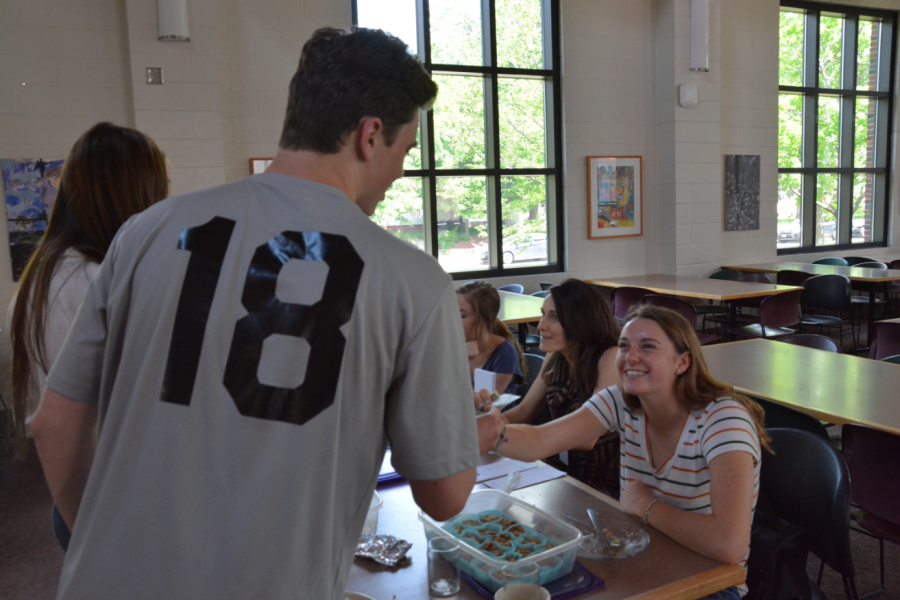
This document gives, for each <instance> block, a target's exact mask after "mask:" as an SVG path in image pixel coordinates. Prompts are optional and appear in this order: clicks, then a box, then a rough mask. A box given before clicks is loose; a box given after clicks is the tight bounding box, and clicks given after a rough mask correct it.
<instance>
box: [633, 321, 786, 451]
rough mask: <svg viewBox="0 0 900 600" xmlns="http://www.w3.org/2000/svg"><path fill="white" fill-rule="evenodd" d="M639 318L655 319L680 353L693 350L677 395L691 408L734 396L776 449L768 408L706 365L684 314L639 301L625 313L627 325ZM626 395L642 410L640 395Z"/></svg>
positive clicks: (762, 436) (677, 384) (762, 438)
mask: <svg viewBox="0 0 900 600" xmlns="http://www.w3.org/2000/svg"><path fill="white" fill-rule="evenodd" d="M635 319H648V320H650V321H654V322H655V323H656V324H657V325H659V326H660V328H661V329H662V330H663V332H664V333H665V334H666V337H668V338H669V340H670V341H671V342H672V344H673V345H674V346H675V351H676V352H677V353H678V354H684V353H685V352H687V353H688V354H690V357H691V361H690V364H689V365H688V367H687V369H685V370H684V372H683V373H681V374H680V375H677V376H676V380H675V398H676V399H677V401H678V403H679V404H680V405H681V406H682V407H684V408H685V409H686V410H688V411H695V410H697V409H701V408H704V407H706V406H707V405H708V404H709V403H710V402H712V401H713V400H716V399H718V398H722V397H723V396H728V397H731V398H734V399H735V400H736V401H737V402H739V403H740V404H741V405H742V406H743V407H744V408H745V409H746V410H747V412H748V413H749V414H750V417H751V418H752V419H753V423H754V425H755V426H756V433H757V435H758V436H759V442H760V444H761V445H762V447H763V448H765V449H766V450H768V451H769V452H771V451H772V448H771V447H770V446H769V441H770V439H771V438H769V435H768V434H767V433H766V428H765V418H766V413H765V411H764V410H763V408H762V407H761V406H760V405H759V404H757V403H756V402H754V401H753V400H751V399H750V398H748V397H747V396H744V395H743V394H737V393H735V391H734V387H732V386H730V385H728V384H727V383H724V382H722V381H719V380H717V379H715V378H714V377H713V376H712V375H710V373H709V368H708V367H707V366H706V359H705V358H704V357H703V350H702V349H701V348H700V340H699V339H697V334H696V332H695V331H694V328H693V327H692V326H691V324H690V323H688V322H687V320H686V319H685V318H684V317H683V316H681V315H680V314H679V313H677V312H675V311H674V310H670V309H668V308H663V307H661V306H653V305H650V304H637V305H635V306H633V307H632V308H631V310H629V311H628V314H627V315H625V323H626V325H627V324H628V323H629V322H631V321H633V320H635ZM622 396H623V397H624V399H625V404H626V405H627V406H628V408H630V409H631V410H639V409H640V408H641V401H640V399H639V398H638V397H637V396H633V395H632V394H628V393H625V392H624V391H623V393H622Z"/></svg>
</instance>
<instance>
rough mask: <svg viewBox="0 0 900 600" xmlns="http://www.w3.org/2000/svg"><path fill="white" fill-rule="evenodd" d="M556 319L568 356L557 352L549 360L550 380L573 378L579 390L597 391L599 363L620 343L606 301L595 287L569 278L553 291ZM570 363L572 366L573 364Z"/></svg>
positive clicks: (548, 374)
mask: <svg viewBox="0 0 900 600" xmlns="http://www.w3.org/2000/svg"><path fill="white" fill-rule="evenodd" d="M550 297H551V298H553V304H554V306H555V307H556V316H557V318H559V324H560V325H562V328H563V332H565V334H566V354H567V355H568V359H567V358H566V356H562V352H556V353H554V355H553V356H552V357H551V358H550V359H549V361H548V363H547V369H546V371H545V373H546V376H545V378H546V379H547V381H550V380H551V379H552V380H554V381H561V380H562V381H565V380H567V379H569V378H571V379H572V383H573V385H574V388H573V389H575V390H578V391H580V392H588V393H590V392H593V391H594V386H596V385H597V376H598V372H597V364H598V363H599V362H600V357H601V356H602V355H603V353H604V352H606V351H607V350H609V349H610V348H612V347H614V346H616V345H617V344H618V343H619V326H618V325H617V324H616V320H615V318H613V315H612V312H611V311H610V310H609V306H608V305H607V304H606V300H604V299H603V295H602V294H600V290H599V289H597V288H596V287H595V286H593V285H591V284H589V283H585V282H584V281H581V280H579V279H566V280H565V281H563V282H562V283H560V284H559V285H554V286H553V287H551V288H550ZM569 360H571V361H572V365H571V366H570V365H569Z"/></svg>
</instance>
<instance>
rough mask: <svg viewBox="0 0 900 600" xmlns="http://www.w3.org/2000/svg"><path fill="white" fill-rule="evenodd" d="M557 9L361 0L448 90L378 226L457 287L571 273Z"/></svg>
mask: <svg viewBox="0 0 900 600" xmlns="http://www.w3.org/2000/svg"><path fill="white" fill-rule="evenodd" d="M557 14H558V0H355V2H354V22H355V23H357V24H358V25H359V26H362V27H375V28H379V29H384V30H386V31H389V32H390V33H393V34H394V35H396V36H397V37H400V38H401V39H403V41H405V42H406V43H407V44H408V45H409V46H410V50H411V52H413V53H415V54H417V55H418V56H419V57H420V58H421V60H422V62H423V64H424V65H425V67H426V68H427V69H428V70H429V71H430V72H431V73H432V75H433V77H434V79H435V81H436V82H437V84H438V87H439V91H438V97H437V101H436V102H435V105H434V107H433V109H432V110H431V111H429V112H428V113H427V114H425V115H422V117H421V118H420V122H419V147H418V149H417V150H415V151H413V152H412V153H411V155H410V156H409V157H408V158H407V161H406V163H405V165H404V168H405V170H404V177H403V178H402V179H400V180H398V181H397V182H396V183H395V184H394V186H393V187H392V188H391V189H390V190H389V191H388V193H387V196H386V198H385V200H384V201H383V202H382V203H381V204H379V206H378V209H377V211H376V212H375V215H374V216H373V217H372V218H373V219H374V220H375V221H376V222H377V223H378V224H379V225H381V226H382V227H384V228H385V229H387V230H388V231H390V232H392V233H394V234H395V235H397V236H398V237H401V238H403V239H405V240H408V241H410V242H412V243H414V244H416V245H417V246H418V247H419V248H421V249H422V250H424V251H426V252H428V253H430V254H432V255H434V256H435V257H436V258H437V259H438V261H440V264H441V266H442V267H443V268H444V270H446V271H447V272H449V273H452V274H453V276H454V277H455V278H457V279H463V278H470V277H484V276H487V275H492V276H500V275H504V274H506V275H511V274H523V275H526V274H534V273H549V272H557V271H562V270H563V264H562V262H563V261H562V257H563V248H562V240H563V235H562V211H563V204H562V144H561V140H560V132H561V127H560V122H561V118H560V114H561V104H560V100H561V96H560V83H559V82H560V69H559V41H558V40H559V35H558V32H557V24H556V23H557Z"/></svg>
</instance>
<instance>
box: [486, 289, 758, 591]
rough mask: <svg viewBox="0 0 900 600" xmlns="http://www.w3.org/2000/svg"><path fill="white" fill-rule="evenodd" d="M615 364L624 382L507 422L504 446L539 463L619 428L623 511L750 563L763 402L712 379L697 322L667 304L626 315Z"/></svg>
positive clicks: (719, 556) (720, 555)
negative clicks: (563, 409)
mask: <svg viewBox="0 0 900 600" xmlns="http://www.w3.org/2000/svg"><path fill="white" fill-rule="evenodd" d="M615 364H616V371H617V374H618V379H619V385H612V386H610V387H609V388H607V389H604V390H601V391H599V392H598V393H596V394H594V395H593V396H592V397H591V398H589V399H588V400H587V401H586V402H585V403H584V406H583V407H582V408H581V409H579V410H578V411H576V412H574V413H572V414H570V415H568V416H566V417H564V418H562V419H559V420H557V421H553V422H551V423H548V424H546V425H542V426H540V427H529V426H521V425H520V426H510V427H508V429H507V435H508V436H509V442H508V443H506V444H504V445H503V447H502V448H501V453H502V454H503V455H504V456H509V457H512V458H517V459H520V460H535V459H539V458H542V457H543V456H546V455H550V454H554V453H556V452H560V451H562V450H565V449H567V448H573V447H578V446H579V445H582V444H584V443H588V442H590V441H591V440H594V439H596V438H597V436H601V435H605V434H606V433H608V432H617V433H618V434H619V435H620V436H622V437H623V438H624V440H623V441H624V443H623V444H621V463H622V466H621V480H620V485H621V490H622V492H621V498H620V501H621V504H622V508H623V509H624V510H625V511H626V512H628V513H630V514H632V515H634V516H635V517H638V518H640V519H643V520H644V522H646V523H649V524H651V525H653V526H654V527H655V528H657V529H659V530H660V531H662V532H663V533H665V534H667V535H668V536H670V537H672V538H673V539H675V540H676V541H678V542H679V543H681V544H683V545H685V546H687V547H689V548H691V549H693V550H695V551H697V552H699V553H701V554H704V555H706V556H709V557H711V558H714V559H716V560H720V561H722V562H728V563H739V564H742V565H746V561H747V557H748V556H749V551H750V550H749V545H750V523H751V519H752V515H753V510H754V507H755V504H756V495H755V490H756V489H758V483H759V467H760V458H761V446H764V447H767V436H766V434H765V431H764V429H763V424H762V418H763V413H762V409H761V408H760V407H759V406H758V405H756V404H755V403H754V402H752V401H751V400H749V399H747V398H745V397H743V396H739V395H735V394H734V393H733V390H732V388H731V386H729V385H727V384H724V383H722V382H719V381H716V380H715V379H713V378H712V377H711V376H710V374H709V370H708V369H707V368H706V363H705V361H704V359H703V353H702V352H701V351H700V343H699V341H698V340H697V335H696V333H694V330H693V328H692V327H691V325H690V324H689V323H688V322H687V321H686V320H685V319H684V318H683V317H682V316H681V315H679V314H677V313H675V312H674V311H671V310H668V309H665V308H660V307H655V306H648V305H638V306H636V307H635V308H633V309H632V310H631V311H630V312H629V313H628V315H627V317H626V324H625V327H624V328H623V329H622V334H621V336H620V338H619V344H618V351H617V355H616V359H615ZM746 592H747V588H746V586H738V587H736V588H733V589H732V590H731V591H730V592H729V595H731V596H732V597H736V596H738V595H744V594H745V593H746Z"/></svg>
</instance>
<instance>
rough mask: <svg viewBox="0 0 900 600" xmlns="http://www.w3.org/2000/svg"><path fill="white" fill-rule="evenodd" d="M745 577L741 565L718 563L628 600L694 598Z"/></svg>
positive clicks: (730, 584) (689, 599)
mask: <svg viewBox="0 0 900 600" xmlns="http://www.w3.org/2000/svg"><path fill="white" fill-rule="evenodd" d="M710 574H712V576H710ZM745 578H746V571H745V569H744V567H742V566H741V565H737V564H733V565H720V566H718V567H715V568H714V569H712V570H711V571H706V572H705V573H698V574H697V575H692V576H690V577H688V578H687V579H682V580H681V581H676V582H674V583H670V584H668V585H664V586H662V587H658V588H656V589H653V590H649V591H647V592H644V593H643V594H638V595H637V596H632V597H631V598H629V600H696V599H697V598H703V597H704V596H708V595H709V594H712V593H715V592H718V591H720V590H724V589H726V588H729V587H731V586H734V585H738V584H740V583H743V581H744V579H745Z"/></svg>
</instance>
